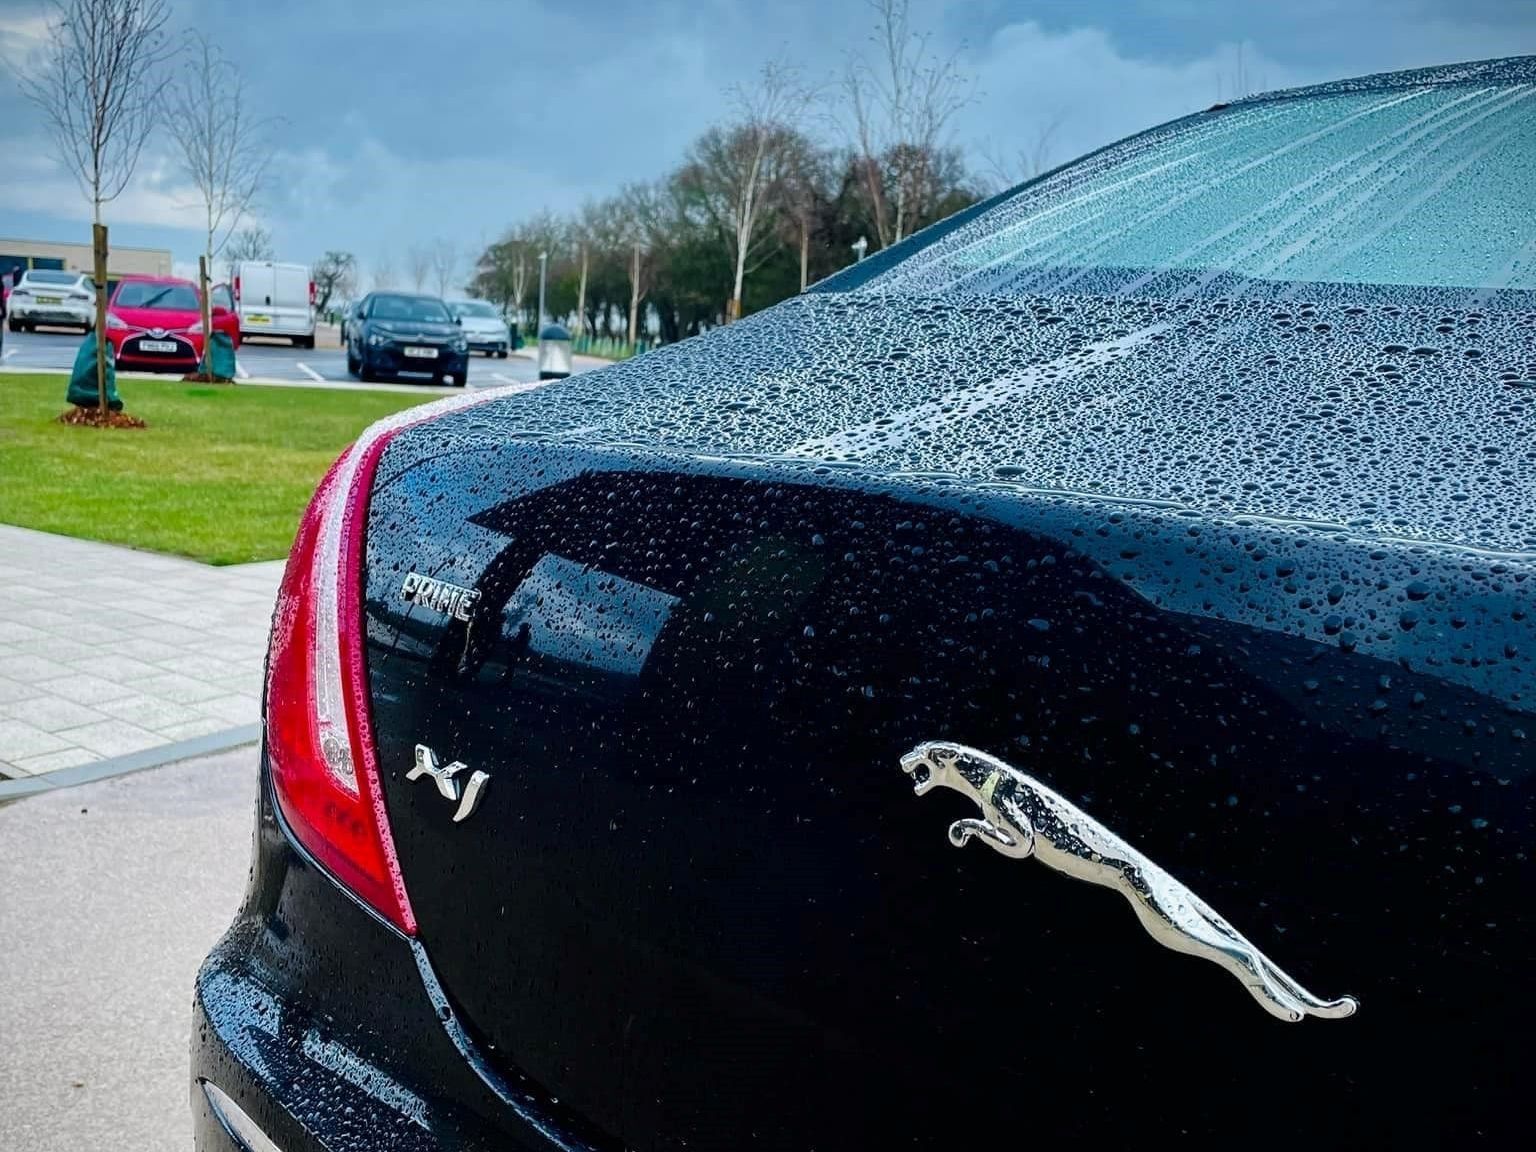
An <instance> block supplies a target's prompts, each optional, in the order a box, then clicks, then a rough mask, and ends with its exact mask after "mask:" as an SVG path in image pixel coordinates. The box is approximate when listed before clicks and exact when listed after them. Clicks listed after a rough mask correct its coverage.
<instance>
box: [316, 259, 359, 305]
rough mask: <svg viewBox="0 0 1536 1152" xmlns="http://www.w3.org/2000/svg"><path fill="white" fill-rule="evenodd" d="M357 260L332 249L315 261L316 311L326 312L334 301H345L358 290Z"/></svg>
mask: <svg viewBox="0 0 1536 1152" xmlns="http://www.w3.org/2000/svg"><path fill="white" fill-rule="evenodd" d="M356 280H357V258H356V257H355V256H353V255H352V253H350V252H342V251H339V250H337V249H334V248H333V249H331V250H330V251H328V252H326V253H325V255H323V256H321V257H320V259H319V260H317V261H315V297H316V299H315V311H317V312H321V313H323V312H326V311H327V310H328V309H329V308H330V306H331V301H332V300H345V299H347V298H348V297H349V296H351V295H352V293H353V292H354V291H355V290H356Z"/></svg>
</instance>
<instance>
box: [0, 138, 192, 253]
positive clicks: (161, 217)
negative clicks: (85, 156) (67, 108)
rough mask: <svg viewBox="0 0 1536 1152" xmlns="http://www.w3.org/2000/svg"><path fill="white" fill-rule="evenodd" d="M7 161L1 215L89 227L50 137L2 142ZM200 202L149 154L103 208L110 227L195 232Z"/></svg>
mask: <svg viewBox="0 0 1536 1152" xmlns="http://www.w3.org/2000/svg"><path fill="white" fill-rule="evenodd" d="M0 155H4V156H5V157H6V158H7V160H6V164H7V168H8V169H9V171H8V172H7V173H6V179H5V180H4V181H0V210H10V211H13V212H33V213H37V214H38V215H41V216H49V217H52V218H53V219H55V220H65V221H70V222H77V223H89V221H90V219H91V204H90V201H89V200H88V199H87V198H86V195H85V193H84V192H83V191H82V190H81V189H80V186H79V185H78V184H77V183H76V181H75V178H74V176H73V175H72V174H71V173H70V172H69V170H68V169H66V168H65V167H64V166H63V165H62V164H61V163H59V161H58V160H57V159H55V158H54V157H53V155H52V149H51V146H50V142H49V141H48V139H47V138H46V137H40V136H31V137H25V138H17V137H12V138H10V139H5V140H0ZM200 213H201V201H200V199H199V198H198V195H197V192H196V190H195V189H194V188H193V187H192V186H191V185H190V184H189V183H187V182H186V181H185V180H184V179H182V178H181V177H180V174H179V173H178V172H177V171H176V168H175V165H174V164H172V163H171V162H170V160H169V158H168V157H165V156H163V155H152V154H150V153H147V152H146V153H145V155H144V156H143V157H142V158H141V160H140V163H139V168H138V171H137V172H136V173H135V174H134V178H133V180H132V181H130V182H129V184H128V187H127V188H125V189H124V190H123V193H122V195H120V196H119V197H118V198H117V199H116V200H113V201H111V202H110V203H108V204H106V205H104V206H103V208H102V215H103V217H104V218H105V219H106V221H107V223H108V225H112V224H139V225H147V226H152V227H161V228H178V229H187V230H191V231H196V230H197V228H198V226H199V218H200Z"/></svg>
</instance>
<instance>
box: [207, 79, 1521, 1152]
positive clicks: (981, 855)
mask: <svg viewBox="0 0 1536 1152" xmlns="http://www.w3.org/2000/svg"><path fill="white" fill-rule="evenodd" d="M1533 250H1536V60H1532V59H1522V60H1510V61H1499V62H1489V63H1480V64H1468V65H1461V66H1457V67H1448V68H1441V69H1434V70H1428V71H1418V72H1410V73H1399V74H1393V75H1387V76H1376V77H1370V78H1366V79H1361V80H1356V81H1351V82H1347V83H1338V84H1331V85H1327V86H1324V87H1319V88H1312V89H1307V90H1303V91H1295V92H1288V93H1283V94H1280V95H1277V96H1272V97H1265V98H1256V99H1250V100H1245V101H1241V102H1238V103H1235V104H1233V105H1231V106H1228V107H1221V108H1218V109H1213V110H1211V111H1208V112H1204V113H1200V114H1198V115H1193V116H1190V117H1188V118H1186V119H1183V120H1180V121H1178V122H1176V123H1173V124H1170V125H1167V126H1165V127H1161V128H1158V129H1155V130H1152V131H1149V132H1147V133H1144V134H1142V135H1140V136H1137V137H1134V138H1132V139H1129V140H1126V141H1124V142H1122V143H1119V144H1116V145H1114V146H1112V147H1109V148H1106V149H1104V150H1102V151H1100V152H1098V153H1095V154H1093V155H1090V156H1088V157H1086V158H1084V159H1082V160H1080V161H1077V162H1075V163H1073V164H1070V165H1068V166H1066V167H1064V168H1061V169H1059V170H1057V171H1055V172H1053V173H1050V174H1047V175H1045V176H1043V177H1042V178H1040V179H1037V180H1035V181H1032V182H1031V183H1028V184H1025V185H1023V186H1021V187H1019V188H1017V189H1014V190H1013V191H1011V192H1008V193H1006V194H1004V195H1002V196H999V197H997V198H996V199H994V200H991V201H989V202H986V203H984V204H981V205H980V206H978V207H976V208H974V209H971V210H968V211H966V212H963V213H961V214H960V215H958V216H956V217H953V218H951V219H949V220H947V221H945V222H943V223H941V224H939V225H937V226H935V227H933V228H930V229H928V230H927V231H926V232H923V233H921V234H919V235H917V236H914V237H912V238H911V239H909V240H908V241H906V242H905V243H903V244H901V245H899V246H897V247H895V248H893V249H891V250H889V251H887V252H883V253H881V254H879V255H877V256H873V257H871V258H870V259H868V260H865V261H864V262H862V263H860V264H858V265H856V266H855V267H852V268H850V269H848V270H847V271H845V272H844V273H842V274H840V275H838V276H835V277H833V278H832V279H830V280H828V281H826V282H824V283H822V284H821V285H819V286H817V287H816V288H815V289H814V290H812V291H810V292H808V293H806V294H804V295H802V296H800V297H798V298H795V299H793V300H791V301H788V302H786V303H784V304H782V305H780V306H778V307H776V308H774V309H772V310H770V311H768V312H765V313H762V314H759V315H756V316H753V317H751V318H749V319H747V320H745V321H743V322H740V323H737V324H732V325H730V326H729V327H727V328H724V329H722V330H719V331H716V332H713V333H711V334H710V335H708V336H706V337H704V338H701V339H696V340H691V341H687V342H684V343H681V344H677V345H673V346H669V347H665V348H662V349H660V350H658V351H656V352H652V353H649V354H647V355H645V356H643V357H640V358H638V359H635V360H631V361H628V362H626V363H624V364H621V365H618V366H615V367H612V368H609V369H606V370H604V371H601V372H595V373H592V374H590V375H586V376H582V377H578V378H574V379H572V380H569V381H566V382H563V383H561V384H558V385H555V386H551V387H548V388H545V389H542V390H538V391H534V392H528V393H526V394H520V395H509V394H504V393H490V394H484V395H476V396H473V397H455V398H453V399H451V400H447V401H443V402H441V403H439V404H437V405H432V406H428V407H424V408H418V409H415V410H414V411H410V412H407V413H404V414H402V415H401V416H399V417H396V418H394V419H393V420H392V421H388V422H386V423H383V424H380V425H376V426H375V427H373V428H372V429H370V430H369V431H368V432H367V433H366V434H365V435H364V436H363V437H362V438H361V439H360V440H359V441H358V442H357V443H356V444H355V445H354V446H353V447H352V448H351V449H350V450H349V451H348V452H347V453H346V454H345V455H344V456H343V457H342V458H341V459H340V460H339V461H338V462H337V464H336V465H335V467H334V468H333V469H332V471H331V473H330V474H329V475H328V476H327V477H326V479H325V481H324V482H323V483H322V484H321V486H320V489H319V491H318V492H317V493H316V495H315V498H314V502H313V504H312V505H311V507H310V509H309V512H308V514H307V515H306V517H305V519H304V522H303V525H302V527H301V529H300V531H299V535H298V539H297V542H296V543H295V546H294V549H293V553H292V556H291V557H290V559H289V562H288V568H287V573H286V576H285V577H284V582H283V587H282V591H281V594H280V597H279V602H278V608H277V612H276V616H275V619H274V624H273V634H272V645H271V651H270V656H269V665H268V670H267V695H266V736H265V745H264V751H263V768H262V776H261V792H260V799H259V803H258V809H257V831H256V845H255V859H254V864H253V868H252V873H251V882H250V887H249V892H248V895H247V898H246V901H245V904H244V906H243V907H242V908H241V910H240V912H239V914H238V916H237V918H236V920H235V923H234V925H233V927H232V928H231V929H230V931H229V933H228V935H227V936H226V937H225V938H224V939H223V940H222V941H221V942H220V943H219V944H218V945H217V947H216V948H215V949H214V951H213V953H212V954H211V955H210V956H209V957H208V960H207V962H206V964H205V966H204V968H203V970H202V972H201V974H200V975H199V977H198V980H197V987H196V1012H197V1021H196V1025H195V1027H194V1030H193V1039H192V1076H193V1080H192V1088H191V1093H192V1101H193V1106H194V1111H195V1114H196V1128H197V1134H198V1144H199V1147H201V1148H205V1149H227V1148H230V1147H239V1148H247V1149H260V1150H266V1149H271V1148H277V1149H281V1150H283V1152H299V1150H304V1152H312V1150H318V1149H326V1150H341V1149H363V1148H390V1149H427V1148H464V1149H491V1148H497V1149H502V1148H523V1149H540V1150H543V1149H557V1148H558V1149H601V1148H612V1149H619V1148H625V1149H668V1150H672V1149H678V1150H680V1149H733V1150H736V1149H746V1148H768V1149H794V1150H805V1149H854V1148H880V1149H905V1148H933V1149H955V1148H972V1147H983V1146H996V1147H1006V1148H1014V1147H1019V1148H1043V1147H1090V1148H1122V1147H1129V1146H1132V1145H1133V1144H1139V1143H1141V1142H1143V1141H1146V1140H1149V1139H1157V1140H1160V1141H1168V1142H1176V1143H1179V1144H1190V1145H1194V1146H1205V1145H1209V1144H1212V1143H1215V1142H1217V1141H1221V1142H1222V1143H1224V1144H1225V1143H1236V1142H1244V1143H1253V1144H1258V1145H1261V1146H1271V1145H1273V1144H1276V1143H1279V1142H1284V1143H1285V1144H1286V1145H1288V1146H1295V1147H1305V1148H1340V1147H1349V1148H1354V1147H1362V1146H1372V1147H1376V1146H1397V1147H1404V1146H1413V1147H1444V1146H1462V1145H1467V1144H1473V1143H1477V1142H1487V1143H1496V1144H1504V1145H1514V1144H1515V1143H1516V1142H1523V1141H1524V1139H1526V1138H1528V1137H1527V1129H1528V1127H1529V1121H1528V1113H1527V1110H1526V1108H1527V1103H1528V1098H1529V1069H1530V1068H1531V1066H1532V1055H1533V1053H1532V1044H1533V1040H1532V1037H1533V1036H1536V983H1533V980H1532V975H1531V973H1532V970H1533V969H1532V965H1533V962H1536V910H1533V909H1536V905H1533V901H1532V893H1533V891H1536V868H1533V853H1536V751H1533V748H1536V743H1533V738H1536V260H1533V257H1532V252H1533ZM369 315H370V316H371V315H372V314H371V313H370V314H369ZM363 331H364V329H363V327H362V326H359V333H360V334H361V333H362V332H363ZM1067 1141H1076V1142H1079V1143H1068V1142H1067Z"/></svg>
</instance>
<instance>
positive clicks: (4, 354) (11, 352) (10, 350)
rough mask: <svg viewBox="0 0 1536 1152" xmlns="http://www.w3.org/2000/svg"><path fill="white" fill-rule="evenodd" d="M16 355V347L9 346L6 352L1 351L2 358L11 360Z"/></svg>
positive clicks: (0, 356) (0, 358)
mask: <svg viewBox="0 0 1536 1152" xmlns="http://www.w3.org/2000/svg"><path fill="white" fill-rule="evenodd" d="M14 355H16V349H14V348H7V349H6V350H5V351H4V352H0V360H9V359H10V358H11V357H12V356H14Z"/></svg>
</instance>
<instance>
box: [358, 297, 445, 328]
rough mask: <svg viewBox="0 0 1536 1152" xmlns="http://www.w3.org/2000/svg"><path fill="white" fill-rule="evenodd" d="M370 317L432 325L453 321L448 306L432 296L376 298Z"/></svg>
mask: <svg viewBox="0 0 1536 1152" xmlns="http://www.w3.org/2000/svg"><path fill="white" fill-rule="evenodd" d="M368 315H369V317H370V318H371V319H374V320H419V321H421V322H423V323H430V324H449V323H452V321H453V318H452V317H451V316H449V315H448V308H447V305H445V304H444V303H443V302H442V301H441V300H434V299H433V298H432V297H430V296H375V297H374V298H373V309H372V311H370V312H369V314H368Z"/></svg>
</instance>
